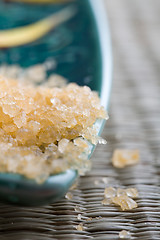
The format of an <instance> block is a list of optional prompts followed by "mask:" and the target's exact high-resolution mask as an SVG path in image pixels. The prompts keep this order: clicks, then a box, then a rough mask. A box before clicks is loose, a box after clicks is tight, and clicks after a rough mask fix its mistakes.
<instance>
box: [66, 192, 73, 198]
mask: <svg viewBox="0 0 160 240" xmlns="http://www.w3.org/2000/svg"><path fill="white" fill-rule="evenodd" d="M65 198H66V199H68V200H72V198H73V194H72V193H71V192H68V193H67V194H66V195H65Z"/></svg>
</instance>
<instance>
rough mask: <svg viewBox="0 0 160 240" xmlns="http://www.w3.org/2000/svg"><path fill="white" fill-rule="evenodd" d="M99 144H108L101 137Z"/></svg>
mask: <svg viewBox="0 0 160 240" xmlns="http://www.w3.org/2000/svg"><path fill="white" fill-rule="evenodd" d="M98 143H99V144H107V141H106V140H105V139H103V138H101V137H98Z"/></svg>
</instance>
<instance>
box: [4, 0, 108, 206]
mask: <svg viewBox="0 0 160 240" xmlns="http://www.w3.org/2000/svg"><path fill="white" fill-rule="evenodd" d="M97 3H98V4H97ZM69 4H71V5H74V7H75V8H76V9H77V12H76V14H75V16H74V17H73V18H72V19H70V20H69V21H67V22H65V23H63V24H62V25H60V26H58V27H57V28H56V29H55V30H54V31H51V32H50V33H49V34H47V35H45V36H44V37H42V38H40V39H39V40H37V41H35V42H32V43H30V44H28V45H24V46H20V47H14V48H8V49H1V50H0V63H1V64H4V63H6V64H20V65H21V66H22V67H28V66H30V65H33V64H36V63H43V62H44V61H46V59H49V60H53V61H55V63H56V64H55V66H54V67H53V68H51V69H50V70H49V71H48V73H47V74H48V75H50V74H51V73H57V74H60V75H62V76H64V77H66V78H67V79H69V81H71V82H77V83H78V84H79V85H88V86H89V87H91V89H92V90H96V91H98V92H99V95H100V98H101V103H102V104H103V105H104V106H105V107H106V109H107V108H108V103H109V94H110V88H111V72H112V67H111V46H110V39H109V31H108V26H107V21H106V17H105V14H104V12H103V11H104V8H103V1H102V0H98V1H97V0H90V1H89V0H88V1H87V0H79V1H78V0H77V1H74V3H69ZM65 6H66V4H59V5H54V4H46V5H37V4H24V3H10V2H9V3H4V2H3V1H1V2H0V29H10V28H14V27H17V26H24V25H26V24H30V23H32V22H34V21H37V20H39V19H41V18H42V17H46V16H48V15H49V14H52V13H54V12H56V11H59V10H60V9H62V8H64V7H65ZM96 125H97V126H98V128H99V134H100V132H101V131H102V129H103V125H104V121H97V123H96ZM93 150H94V147H93V146H92V152H93ZM89 157H90V156H89ZM76 178H77V172H76V171H74V170H68V171H66V172H65V173H61V174H57V175H53V176H50V177H49V178H48V180H47V181H46V182H45V183H43V184H38V183H36V182H35V181H34V180H28V179H26V178H25V177H23V176H21V175H18V174H10V173H1V174H0V199H1V200H3V201H9V202H11V203H16V204H23V205H41V204H48V203H51V202H55V201H58V200H59V199H60V198H62V197H63V196H64V195H65V193H66V192H67V190H68V189H69V187H70V186H71V185H72V184H73V182H74V181H75V179H76Z"/></svg>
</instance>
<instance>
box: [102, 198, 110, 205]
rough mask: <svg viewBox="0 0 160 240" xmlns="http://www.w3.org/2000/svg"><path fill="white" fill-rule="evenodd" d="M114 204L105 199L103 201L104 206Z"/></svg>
mask: <svg viewBox="0 0 160 240" xmlns="http://www.w3.org/2000/svg"><path fill="white" fill-rule="evenodd" d="M111 203H112V201H111V199H109V198H105V199H103V200H102V205H110V204H111Z"/></svg>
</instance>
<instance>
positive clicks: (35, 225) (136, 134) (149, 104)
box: [0, 0, 160, 240]
mask: <svg viewBox="0 0 160 240" xmlns="http://www.w3.org/2000/svg"><path fill="white" fill-rule="evenodd" d="M106 7H107V11H108V17H109V21H110V27H111V33H112V43H113V53H114V80H113V88H112V97H111V107H110V111H109V112H110V114H109V115H110V120H109V121H108V122H107V124H106V126H105V129H104V132H103V137H105V138H106V139H107V141H108V144H107V145H106V146H98V147H97V149H96V151H95V153H94V156H93V158H92V159H93V169H92V171H91V172H90V173H88V174H87V175H86V176H84V177H81V179H80V181H79V183H78V186H77V189H76V190H73V191H72V194H73V198H72V199H71V200H67V199H64V200H62V201H60V202H59V203H56V204H53V205H50V206H45V207H40V208H24V207H11V206H8V205H4V204H1V205H0V239H2V240H3V239H4V240H5V239H7V240H8V239H12V240H13V239H15V240H34V239H38V240H51V239H52V240H53V239H69V240H71V239H75V240H76V239H82V240H83V239H95V240H96V239H97V240H101V239H109V240H113V239H119V238H118V234H119V232H120V231H121V230H123V229H125V230H128V231H130V232H131V235H132V239H139V240H143V239H144V240H147V239H148V240H151V239H153V240H157V239H160V79H159V73H160V68H159V63H160V44H159V41H160V15H159V13H160V1H159V0H121V1H117V0H106ZM116 148H132V149H134V148H136V149H139V150H140V154H141V162H140V164H138V165H136V166H133V167H129V168H125V169H122V170H117V169H115V168H113V166H112V164H111V162H110V159H111V156H112V153H113V150H114V149H116ZM103 177H107V180H108V184H107V186H114V187H136V188H137V189H138V191H139V194H140V197H139V198H138V200H137V203H138V208H137V209H135V210H133V211H128V212H122V211H120V210H119V208H118V207H116V206H113V205H112V206H102V204H101V201H102V199H103V192H104V188H105V185H106V184H104V183H103V181H102V178H103ZM76 206H78V207H79V212H76V211H75V208H76ZM78 214H81V215H80V216H81V220H78V218H77V216H78ZM80 216H79V218H80ZM89 217H92V220H90V221H87V218H89ZM79 223H83V225H84V228H83V231H77V229H76V226H77V225H78V224H79Z"/></svg>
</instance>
